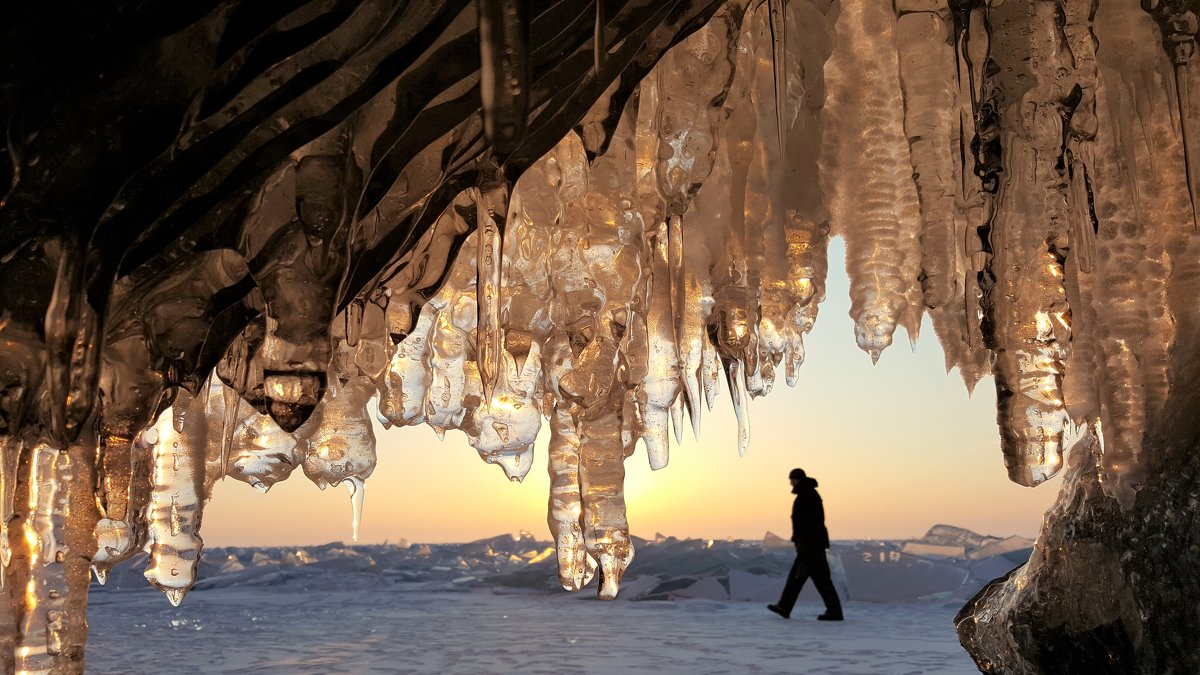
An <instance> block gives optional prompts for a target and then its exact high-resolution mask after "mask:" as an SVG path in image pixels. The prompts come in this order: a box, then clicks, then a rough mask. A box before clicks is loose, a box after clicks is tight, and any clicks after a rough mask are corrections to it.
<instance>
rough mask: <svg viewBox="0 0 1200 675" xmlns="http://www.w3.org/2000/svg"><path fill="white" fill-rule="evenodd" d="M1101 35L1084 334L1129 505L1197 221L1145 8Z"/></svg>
mask: <svg viewBox="0 0 1200 675" xmlns="http://www.w3.org/2000/svg"><path fill="white" fill-rule="evenodd" d="M1095 33H1096V38H1097V39H1098V40H1099V41H1100V42H1101V44H1103V45H1104V48H1103V49H1098V50H1097V57H1098V60H1099V67H1100V79H1101V82H1100V86H1099V87H1097V100H1096V110H1097V119H1098V122H1099V130H1098V132H1097V134H1096V152H1095V156H1096V158H1095V163H1094V170H1093V171H1091V172H1089V177H1090V178H1091V181H1092V183H1091V184H1092V187H1093V190H1094V199H1095V208H1096V217H1097V220H1098V222H1099V224H1100V231H1099V234H1098V236H1097V238H1096V260H1095V273H1094V274H1093V275H1091V276H1093V277H1094V283H1093V284H1092V288H1093V292H1094V299H1093V303H1094V304H1093V305H1092V306H1090V307H1087V308H1085V315H1086V316H1088V317H1091V318H1092V319H1093V323H1092V325H1091V326H1090V327H1089V326H1088V325H1084V326H1081V327H1080V328H1081V330H1082V331H1084V332H1085V333H1087V334H1089V335H1088V336H1087V338H1085V339H1087V340H1088V343H1090V344H1093V345H1094V347H1093V349H1094V350H1095V351H1096V353H1097V354H1096V360H1097V361H1099V363H1097V364H1096V366H1095V367H1094V369H1093V371H1092V373H1091V375H1092V377H1093V382H1094V387H1095V394H1096V395H1097V396H1098V397H1099V401H1098V402H1097V404H1096V406H1095V409H1094V410H1093V411H1091V412H1092V414H1093V415H1094V416H1099V417H1100V419H1101V420H1102V422H1103V424H1102V428H1103V430H1104V443H1103V454H1102V456H1101V485H1102V486H1103V488H1104V490H1105V492H1106V493H1108V494H1109V495H1111V496H1113V497H1116V498H1117V499H1119V500H1120V502H1121V503H1122V504H1123V505H1124V506H1126V507H1129V506H1131V505H1132V503H1133V499H1134V497H1135V494H1136V490H1138V489H1139V488H1140V487H1141V486H1143V485H1144V484H1145V482H1146V479H1147V477H1148V474H1147V468H1148V467H1147V464H1148V460H1147V456H1146V454H1147V453H1146V449H1145V447H1144V444H1145V443H1146V439H1147V436H1148V435H1149V434H1151V433H1153V432H1152V430H1151V429H1150V428H1149V425H1148V422H1149V421H1150V420H1153V419H1157V418H1158V417H1159V416H1160V414H1161V412H1162V406H1163V404H1164V402H1165V401H1166V399H1167V393H1168V369H1169V365H1168V364H1169V357H1168V352H1169V349H1170V345H1171V344H1172V343H1173V341H1174V338H1175V332H1176V325H1175V320H1174V318H1173V316H1172V312H1171V310H1170V308H1169V305H1168V283H1169V281H1168V280H1169V279H1170V278H1171V277H1172V274H1173V273H1180V275H1181V276H1184V274H1182V273H1183V268H1185V267H1186V266H1187V265H1188V262H1187V258H1186V257H1183V256H1177V255H1172V252H1171V251H1172V249H1173V248H1174V245H1173V242H1174V241H1178V240H1179V239H1180V238H1183V237H1186V236H1188V235H1189V234H1190V231H1191V228H1192V222H1191V221H1192V215H1191V213H1190V209H1191V202H1190V198H1189V194H1188V185H1187V181H1188V175H1187V173H1186V171H1184V170H1183V169H1184V167H1185V162H1184V146H1183V142H1184V139H1183V138H1182V136H1181V135H1180V133H1179V132H1178V130H1177V129H1176V128H1175V126H1174V124H1173V123H1172V122H1170V121H1168V120H1166V119H1163V118H1162V116H1161V114H1159V113H1157V111H1160V110H1167V109H1170V108H1171V107H1172V106H1173V105H1174V104H1175V100H1174V98H1173V97H1172V95H1171V90H1170V86H1169V83H1170V81H1171V70H1172V64H1171V61H1170V59H1169V58H1168V55H1167V54H1165V53H1163V52H1160V51H1157V50H1154V51H1148V50H1144V49H1141V48H1140V47H1141V46H1142V45H1144V44H1147V43H1150V42H1152V41H1154V40H1157V39H1158V30H1156V26H1155V25H1154V23H1153V21H1152V20H1151V18H1150V17H1149V16H1147V15H1146V14H1144V13H1143V12H1141V11H1140V8H1138V7H1135V6H1125V5H1120V4H1114V3H1106V4H1103V5H1101V6H1100V7H1099V8H1098V9H1097V11H1096V15H1095ZM1074 310H1075V308H1074V307H1072V316H1073V317H1074V315H1075V311H1074ZM1089 328H1090V330H1089ZM1075 344H1076V343H1075V341H1073V342H1072V354H1071V360H1070V361H1069V362H1068V374H1069V375H1071V376H1074V374H1075V368H1076V363H1075V361H1076V358H1077V355H1078V353H1077V349H1076V347H1075ZM1100 366H1103V367H1102V368H1101V367H1100ZM1100 374H1102V376H1100ZM1064 387H1065V384H1064ZM1069 400H1070V399H1068V401H1069Z"/></svg>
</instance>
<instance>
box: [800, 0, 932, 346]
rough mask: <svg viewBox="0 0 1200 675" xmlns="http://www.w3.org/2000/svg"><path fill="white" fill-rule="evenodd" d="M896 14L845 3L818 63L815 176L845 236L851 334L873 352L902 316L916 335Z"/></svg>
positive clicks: (911, 200)
mask: <svg viewBox="0 0 1200 675" xmlns="http://www.w3.org/2000/svg"><path fill="white" fill-rule="evenodd" d="M895 23H896V17H895V15H894V14H893V13H892V11H891V9H890V7H889V6H888V4H887V3H880V2H877V1H876V0H850V1H847V2H844V3H842V8H841V13H840V14H839V15H838V18H837V40H836V42H835V46H834V50H833V55H832V57H831V58H830V59H829V61H828V62H827V64H826V67H825V83H826V86H827V100H826V104H825V111H824V112H823V113H822V123H823V124H825V129H824V130H823V132H822V143H821V155H820V165H821V184H822V185H823V186H824V187H825V194H826V196H827V201H828V204H829V212H830V224H831V227H832V229H833V231H834V233H835V234H841V235H842V236H844V237H845V239H846V271H847V273H848V275H849V277H850V297H851V307H850V316H851V317H852V318H853V319H854V322H855V337H856V340H857V342H858V346H859V347H860V348H861V349H862V350H863V351H865V352H867V353H868V354H870V356H871V359H872V361H878V359H879V355H880V354H881V353H882V352H883V350H884V349H885V348H887V347H888V346H889V345H890V344H891V343H892V334H893V332H894V331H895V329H896V326H897V324H899V323H900V322H901V321H903V322H904V323H905V325H906V327H907V329H908V331H909V336H910V338H912V337H915V329H916V327H917V326H918V325H919V321H920V308H921V304H920V302H919V298H920V287H919V285H918V284H917V277H918V271H919V266H920V251H919V248H918V246H917V233H918V231H919V228H920V217H919V213H918V200H917V195H916V190H915V186H914V185H913V181H912V166H911V164H910V161H909V158H908V157H907V156H906V155H907V153H906V152H903V150H901V151H899V152H897V149H903V148H904V147H905V146H906V143H905V136H904V129H903V110H904V104H903V101H902V99H901V93H900V83H899V79H898V73H899V65H898V62H897V55H896V49H895ZM826 123H827V124H826ZM914 301H915V302H914ZM914 304H915V305H916V306H913V305H914Z"/></svg>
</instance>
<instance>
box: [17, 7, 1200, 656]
mask: <svg viewBox="0 0 1200 675" xmlns="http://www.w3.org/2000/svg"><path fill="white" fill-rule="evenodd" d="M151 4H153V3H151ZM156 7H157V6H155V7H150V6H148V5H145V4H144V3H134V2H118V3H117V6H116V7H115V8H114V7H108V6H96V7H89V8H87V10H86V11H79V12H72V13H62V14H67V16H59V15H58V14H56V13H55V12H54V11H52V10H51V9H47V8H44V7H35V6H33V4H32V3H31V5H30V7H29V8H27V10H28V11H23V13H22V14H20V16H19V18H18V20H17V21H14V22H11V23H12V24H13V26H14V28H11V29H9V30H7V31H6V32H5V33H4V39H3V40H0V44H2V45H3V47H0V49H3V50H5V51H4V55H5V58H4V62H5V63H11V64H15V67H13V68H10V69H9V70H8V71H6V75H5V81H4V82H3V83H2V85H3V88H2V89H0V90H2V91H3V92H4V95H3V96H2V97H0V100H2V101H3V103H2V104H0V105H2V106H3V108H2V109H0V113H2V115H0V118H2V119H5V120H7V122H6V124H7V125H8V126H7V129H6V131H7V133H6V144H5V147H4V149H3V155H4V156H3V158H2V159H3V160H4V161H2V162H0V166H2V167H3V169H0V181H3V183H4V184H5V185H6V189H5V191H4V197H3V200H2V201H0V452H2V457H0V460H2V461H0V469H2V472H0V497H2V500H0V501H2V503H0V526H2V528H3V532H2V533H0V554H2V555H0V558H2V562H3V565H4V574H3V577H2V578H3V585H4V589H5V592H6V597H7V598H8V602H6V603H0V665H3V667H4V669H5V670H21V671H29V672H40V671H46V670H54V671H58V672H73V671H79V670H81V669H82V668H83V652H84V645H85V643H86V641H87V630H88V629H87V622H86V621H85V616H84V610H85V607H86V605H87V596H88V586H89V579H90V576H89V570H90V571H91V574H94V575H95V577H96V578H97V580H99V581H104V580H105V579H106V578H110V577H111V576H112V575H113V573H114V570H117V569H121V567H119V565H120V564H121V563H122V562H123V561H125V564H126V565H128V564H129V562H128V561H131V560H134V559H137V560H138V561H139V562H140V563H141V562H144V565H145V568H144V575H143V576H144V577H145V580H147V581H149V582H150V583H151V584H152V585H154V586H155V587H157V588H159V589H160V590H162V591H163V593H165V594H166V595H167V597H168V599H169V600H170V601H171V602H172V603H178V602H180V601H181V600H182V599H183V597H184V595H185V594H187V592H188V590H189V589H190V588H192V587H193V585H194V584H196V583H198V582H199V581H202V580H203V579H202V577H203V575H202V574H200V575H198V574H197V571H198V569H199V567H198V566H199V562H198V561H200V560H202V558H203V555H204V553H203V540H202V537H201V530H202V515H203V510H204V506H205V503H206V502H207V501H208V498H209V496H210V494H211V490H212V487H213V485H214V484H215V482H216V481H218V480H222V479H224V478H226V477H229V478H234V479H236V480H240V481H244V482H246V483H248V484H250V485H251V486H253V487H255V488H256V489H259V490H261V491H264V492H265V491H267V490H269V489H270V488H271V486H272V485H274V484H277V483H278V482H279V481H283V480H287V479H289V478H293V479H294V478H296V476H297V475H298V473H297V471H296V469H300V472H299V473H302V474H303V475H304V477H306V478H307V479H309V480H311V481H313V482H314V483H315V484H316V485H318V486H320V487H322V488H325V487H328V486H335V485H340V484H345V485H346V486H347V488H348V489H347V492H348V493H349V496H350V502H351V508H350V509H349V510H348V512H347V513H348V514H353V516H352V517H353V522H354V523H355V527H357V523H358V522H359V520H360V518H361V512H362V509H363V508H364V503H366V500H365V496H366V494H367V492H366V487H367V483H369V479H370V476H371V474H372V471H373V470H374V468H375V466H376V462H377V457H376V453H375V449H376V443H377V439H376V436H375V433H374V431H373V428H372V424H373V420H372V418H374V419H376V420H379V421H381V422H386V425H387V426H392V427H406V426H411V425H416V424H422V423H423V424H427V425H429V426H430V427H432V428H433V429H434V430H435V431H436V432H437V434H438V435H439V436H446V435H451V436H452V437H454V436H455V435H454V434H453V432H454V431H456V430H457V431H461V432H462V433H463V434H464V435H465V436H466V439H467V443H468V444H469V445H470V446H471V447H472V448H474V449H475V450H476V451H477V452H478V454H479V456H480V458H481V459H482V460H483V461H485V462H487V463H491V464H496V465H498V467H499V468H500V470H501V471H502V472H503V474H504V475H505V476H506V478H507V479H509V480H514V481H520V480H522V479H523V478H524V477H525V476H526V475H527V474H528V471H529V470H530V467H531V466H532V458H533V453H534V452H537V451H538V449H537V448H535V447H534V445H535V439H536V438H537V435H538V431H539V429H540V428H541V425H542V424H543V422H544V421H548V423H549V424H550V427H551V434H550V437H551V442H550V447H549V448H547V449H545V451H546V452H548V453H549V455H550V462H549V470H550V472H551V477H552V480H551V494H550V495H549V503H548V525H549V529H550V534H551V535H552V536H553V538H554V544H555V557H556V561H555V562H556V565H555V568H556V570H557V576H558V584H559V585H561V586H562V587H563V588H566V589H568V590H578V589H580V588H581V587H582V586H584V585H585V584H586V583H587V582H588V580H589V579H591V578H593V577H596V578H597V581H598V583H597V593H598V595H599V597H601V598H603V599H608V600H611V599H616V598H618V597H619V596H620V595H621V594H622V584H623V580H624V579H625V577H626V574H627V573H628V572H629V571H630V569H631V567H630V566H631V564H633V562H634V561H635V560H636V559H637V556H638V555H639V554H638V548H639V547H638V545H637V543H636V542H635V540H634V538H633V537H632V536H631V535H630V532H629V525H628V522H627V518H626V504H625V491H624V483H625V464H624V462H625V461H626V460H628V459H630V458H634V461H647V462H648V463H649V465H650V466H651V467H653V468H655V469H659V468H662V467H664V466H666V465H667V464H668V462H669V460H670V450H671V442H672V438H674V439H675V443H676V444H678V443H679V442H680V440H681V439H682V437H683V434H684V428H685V427H691V429H692V432H693V433H700V431H701V419H702V413H703V409H704V408H709V409H711V405H712V401H713V398H714V397H715V396H717V395H719V391H720V389H721V388H722V387H723V388H724V389H726V390H727V393H728V395H729V396H730V398H731V401H732V404H733V409H734V411H735V414H736V417H737V423H738V427H739V433H738V442H737V446H738V447H737V451H738V452H740V453H742V454H745V453H747V452H753V451H754V450H753V447H752V446H753V444H752V436H751V419H752V415H751V412H752V411H751V407H752V401H753V399H755V398H757V397H761V396H765V395H768V394H769V393H771V392H772V391H773V389H774V388H776V387H777V386H778V384H779V381H780V380H781V379H782V381H783V382H785V383H786V384H788V385H789V386H797V385H799V384H800V383H801V380H802V378H801V377H800V375H799V368H800V367H801V364H802V362H803V360H804V357H805V352H804V336H805V334H806V333H808V332H809V331H810V330H811V329H812V327H813V324H814V322H815V321H816V319H817V316H818V309H819V305H820V303H821V301H822V300H823V299H824V295H825V275H826V270H827V267H828V262H827V260H826V250H827V246H828V241H829V237H830V236H840V237H842V238H844V240H845V244H846V251H847V269H848V273H849V277H850V297H851V316H852V319H853V321H854V327H855V328H854V336H853V338H854V340H855V341H856V343H857V344H858V346H859V347H860V348H861V349H862V350H863V351H864V352H866V355H867V356H866V358H870V359H872V361H878V360H879V359H881V358H886V354H885V352H886V350H887V349H889V348H890V346H891V345H892V343H893V342H894V341H895V336H896V331H897V329H899V328H903V329H904V331H905V333H906V335H907V337H908V339H909V340H910V341H911V342H913V343H915V341H916V340H917V338H918V335H917V332H918V328H919V327H920V325H921V320H922V316H923V315H924V314H925V313H926V312H928V313H930V315H931V319H932V323H933V326H934V331H935V332H936V334H937V339H938V340H939V341H940V342H941V344H942V346H943V349H944V351H945V355H946V366H947V368H948V369H953V368H957V369H958V370H959V372H960V374H961V376H962V378H963V380H964V382H965V384H966V386H967V389H968V390H970V389H971V388H973V387H974V386H975V384H976V383H977V382H978V381H979V380H980V378H981V377H982V376H983V375H985V374H987V373H989V372H990V374H991V375H992V376H993V381H994V382H995V385H996V388H997V390H996V391H997V408H998V410H997V423H998V445H999V447H1000V456H999V457H998V458H997V465H999V464H1000V463H1001V462H1003V464H1004V466H1005V468H1006V471H1007V473H1008V476H1009V477H1010V478H1011V480H1012V481H1014V482H1016V483H1018V484H1020V485H1024V486H1029V487H1034V486H1036V485H1038V484H1041V483H1043V482H1044V481H1046V480H1047V479H1049V478H1050V477H1052V476H1054V475H1056V474H1057V473H1059V472H1060V471H1061V470H1062V468H1063V467H1064V465H1066V466H1069V467H1070V468H1069V470H1068V472H1067V473H1068V478H1067V480H1066V482H1065V483H1064V488H1063V491H1062V493H1061V495H1060V498H1059V502H1058V503H1057V504H1056V505H1055V507H1054V508H1053V509H1052V510H1051V512H1050V513H1049V514H1048V517H1047V520H1046V524H1045V526H1044V529H1043V531H1042V534H1041V537H1040V539H1039V542H1038V544H1037V547H1036V548H1035V550H1034V554H1033V556H1032V557H1031V558H1030V562H1029V563H1028V564H1027V565H1026V566H1024V567H1023V568H1022V569H1021V571H1020V572H1019V573H1017V574H1013V575H1010V576H1009V577H1007V578H1005V579H998V580H997V581H996V582H995V583H994V584H992V585H990V586H988V587H987V588H985V589H983V590H982V591H981V593H980V595H979V596H978V597H976V598H974V599H973V600H972V601H971V603H969V604H968V606H967V608H966V609H965V610H964V613H963V614H962V615H960V617H959V622H958V628H959V631H960V634H961V636H962V640H963V644H964V646H965V647H966V648H967V649H968V651H969V652H970V654H971V657H972V658H973V659H974V661H975V663H976V665H978V666H979V667H980V668H985V669H993V670H1005V671H1012V672H1042V671H1045V670H1047V669H1055V668H1063V667H1069V668H1078V669H1093V670H1094V669H1105V668H1109V669H1121V670H1129V669H1137V670H1141V671H1144V672H1161V671H1168V670H1174V671H1179V672H1189V671H1196V670H1200V654H1197V653H1196V652H1195V650H1194V648H1189V646H1188V645H1186V644H1184V643H1183V642H1181V641H1180V639H1179V638H1178V635H1179V634H1184V635H1194V634H1196V633H1200V610H1198V609H1197V607H1200V604H1198V603H1197V602H1196V601H1197V599H1200V579H1197V577H1196V575H1195V574H1194V570H1192V568H1191V564H1190V561H1191V560H1193V559H1194V557H1195V553H1196V552H1195V551H1194V550H1192V549H1191V548H1189V546H1190V544H1189V543H1188V542H1192V541H1195V540H1196V539H1197V537H1200V532H1198V531H1197V528H1198V526H1197V524H1196V519H1195V512H1196V508H1197V504H1198V503H1200V452H1197V450H1198V449H1200V429H1198V428H1197V425H1195V424H1194V422H1193V417H1194V414H1195V410H1196V409H1197V406H1198V405H1200V387H1198V386H1197V384H1196V383H1197V381H1198V380H1197V377H1198V375H1200V356H1197V354H1200V305H1198V304H1197V302H1196V298H1197V297H1200V235H1198V234H1197V232H1198V230H1200V225H1198V223H1200V216H1198V213H1200V211H1198V210H1200V195H1198V193H1200V187H1198V186H1200V168H1198V167H1197V162H1198V161H1200V160H1198V159H1197V158H1198V157H1200V154H1198V153H1200V149H1197V148H1196V147H1195V145H1196V143H1197V142H1200V141H1198V140H1197V139H1198V138H1200V129H1198V128H1197V124H1196V118H1197V116H1198V115H1200V98H1198V97H1197V96H1196V95H1195V92H1196V91H1198V90H1200V86H1198V85H1200V82H1197V78H1200V73H1198V72H1197V71H1198V70H1200V69H1197V68H1196V67H1195V65H1194V64H1193V63H1192V60H1193V57H1194V55H1195V48H1196V46H1195V37H1196V33H1197V30H1198V26H1200V18H1198V16H1197V14H1196V9H1195V7H1194V3H1191V2H1184V1H1183V0H1146V1H1144V2H1141V3H1135V2H1132V0H1004V1H1003V2H1001V1H999V0H990V1H989V0H897V1H896V2H894V3H887V2H881V1H878V0H786V1H785V0H767V1H766V2H748V0H726V1H724V2H720V1H717V0H671V1H670V2H667V3H654V2H633V1H624V0H606V1H605V2H598V3H594V4H586V3H585V4H580V3H548V4H545V5H542V4H538V3H522V2H515V1H513V0H478V1H477V2H467V1H466V0H433V1H431V2H422V3H409V4H403V3H394V2H389V1H388V0H350V1H349V2H342V3H333V4H327V3H282V4H275V5H272V6H271V7H270V8H265V7H251V4H250V3H245V2H239V1H238V0H220V1H214V2H212V3H208V4H204V5H202V6H196V7H194V8H190V9H189V10H188V11H187V12H184V11H183V10H177V11H165V10H164V11H162V12H158V11H156ZM64 45H66V46H64ZM781 376H782V377H781ZM722 382H724V385H722V384H721V383H722ZM916 395H919V392H917V393H916ZM702 402H703V404H702ZM871 413H872V411H862V414H863V415H864V416H866V417H867V418H870V416H871ZM931 414H932V413H931ZM754 419H755V422H754V423H755V424H760V425H761V424H773V423H775V422H776V420H770V419H759V418H757V417H755V418H754ZM389 433H402V432H400V431H395V430H394V431H391V432H389ZM1072 439H1075V445H1074V449H1073V450H1072V451H1071V452H1070V453H1068V452H1067V446H1068V445H1069V444H1070V443H1071V442H1072ZM640 449H641V450H644V452H645V455H644V456H643V455H641V450H640ZM643 457H644V458H643ZM919 459H920V458H914V461H919ZM382 461H386V458H382ZM965 480H969V477H966V478H965ZM1147 542H1163V543H1162V545H1161V546H1160V545H1157V544H1152V543H1147ZM929 545H936V546H942V545H944V544H929ZM142 552H145V553H146V558H145V559H144V561H143V559H142V558H141V553H142ZM901 553H902V552H901ZM898 555H899V554H898ZM239 564H241V563H239ZM1097 570H1101V571H1102V572H1103V573H1099V572H1097ZM996 571H997V573H998V572H999V570H996ZM1101 583H1103V586H1098V584H1101ZM1101 596H1103V598H1111V599H1112V600H1111V602H1109V601H1102V597H1101ZM101 634H103V633H102V632H101ZM1030 636H1034V637H1030Z"/></svg>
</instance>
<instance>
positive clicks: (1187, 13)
mask: <svg viewBox="0 0 1200 675" xmlns="http://www.w3.org/2000/svg"><path fill="white" fill-rule="evenodd" d="M1142 7H1143V8H1144V9H1145V10H1146V11H1147V12H1149V13H1150V14H1151V15H1152V16H1153V17H1154V19H1155V21H1157V22H1158V25H1159V28H1160V29H1161V31H1162V43H1163V46H1164V48H1165V49H1166V51H1167V54H1168V55H1169V56H1170V58H1171V61H1172V63H1173V64H1174V70H1175V72H1174V75H1175V103H1176V109H1177V110H1178V111H1179V131H1180V135H1181V137H1182V141H1183V162H1184V167H1185V169H1186V175H1187V187H1188V202H1189V204H1190V206H1191V209H1192V218H1191V219H1192V224H1193V226H1194V227H1195V228H1197V229H1200V197H1198V196H1197V191H1198V188H1197V181H1200V173H1197V172H1198V169H1197V166H1196V162H1197V161H1200V159H1198V158H1200V155H1197V150H1196V147H1195V144H1196V140H1197V132H1198V131H1200V130H1197V129H1196V122H1195V120H1194V118H1195V111H1194V109H1193V108H1192V101H1191V93H1190V91H1189V81H1190V73H1189V71H1188V66H1189V65H1190V64H1191V61H1192V57H1193V56H1195V54H1196V33H1197V29H1198V28H1200V21H1198V20H1197V17H1196V13H1195V8H1194V7H1193V6H1192V5H1191V3H1187V2H1171V1H1163V2H1142ZM1139 51H1140V50H1139Z"/></svg>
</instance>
